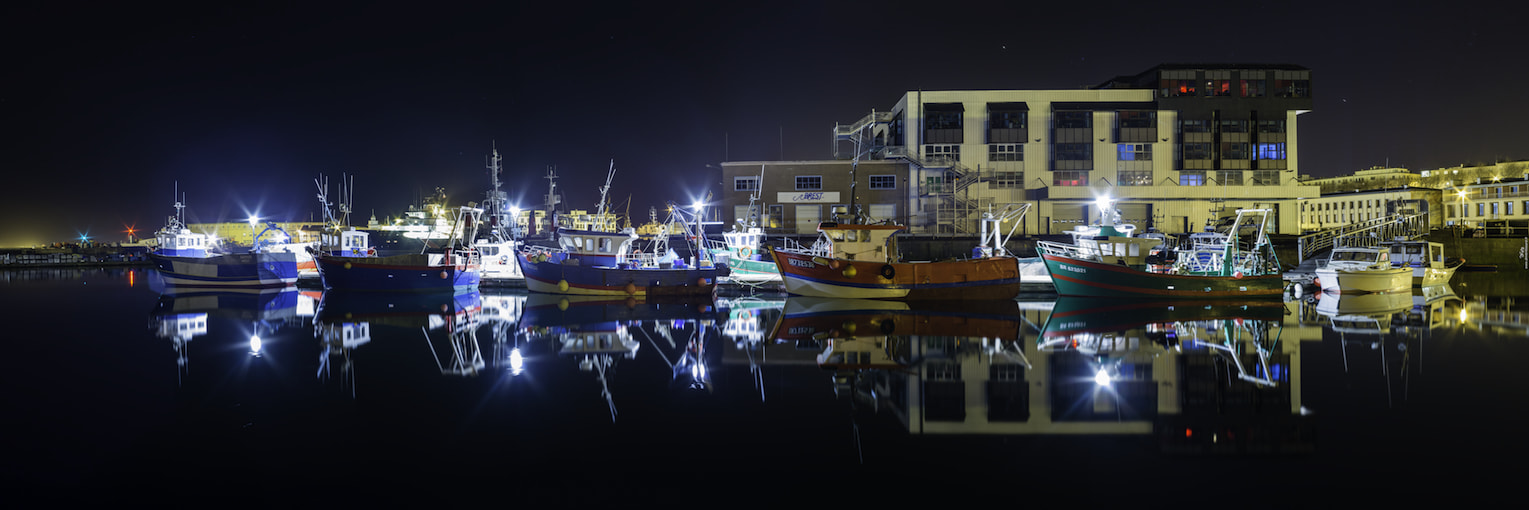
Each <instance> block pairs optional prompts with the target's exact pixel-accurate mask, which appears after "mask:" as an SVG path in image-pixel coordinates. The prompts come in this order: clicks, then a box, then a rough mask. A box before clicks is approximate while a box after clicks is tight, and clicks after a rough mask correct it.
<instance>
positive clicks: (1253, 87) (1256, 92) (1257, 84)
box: [1242, 79, 1269, 97]
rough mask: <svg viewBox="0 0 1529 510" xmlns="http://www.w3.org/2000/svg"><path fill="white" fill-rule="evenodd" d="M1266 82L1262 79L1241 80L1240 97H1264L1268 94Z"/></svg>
mask: <svg viewBox="0 0 1529 510" xmlns="http://www.w3.org/2000/svg"><path fill="white" fill-rule="evenodd" d="M1267 87H1268V82H1266V81H1264V80H1263V79H1257V80H1242V97H1264V96H1267V95H1269V91H1268V90H1267Z"/></svg>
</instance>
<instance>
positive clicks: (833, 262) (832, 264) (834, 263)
mask: <svg viewBox="0 0 1529 510" xmlns="http://www.w3.org/2000/svg"><path fill="white" fill-rule="evenodd" d="M828 267H831V268H834V269H838V268H839V260H838V259H834V260H830V261H828Z"/></svg>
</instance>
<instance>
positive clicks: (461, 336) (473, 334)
mask: <svg viewBox="0 0 1529 510" xmlns="http://www.w3.org/2000/svg"><path fill="white" fill-rule="evenodd" d="M477 316H478V314H477V313H476V312H474V311H470V310H469V311H466V312H458V313H457V315H455V316H453V317H451V318H450V320H451V322H449V323H447V325H446V331H447V333H448V334H449V336H450V338H451V353H452V356H451V366H450V367H447V366H444V365H441V358H440V356H438V355H436V353H435V343H434V342H433V341H431V340H430V331H429V329H427V328H424V327H421V328H420V330H421V331H422V332H424V334H425V343H427V344H429V345H430V355H431V356H433V357H435V366H436V368H438V369H440V371H441V373H442V374H449V375H460V376H469V375H477V374H478V371H479V370H482V369H483V367H484V366H487V364H486V363H485V362H484V361H483V350H482V349H480V348H479V347H478V321H477Z"/></svg>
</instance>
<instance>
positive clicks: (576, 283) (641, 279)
mask: <svg viewBox="0 0 1529 510" xmlns="http://www.w3.org/2000/svg"><path fill="white" fill-rule="evenodd" d="M515 256H516V259H518V260H519V263H520V272H521V274H522V275H524V276H525V279H526V289H527V290H530V291H532V292H542V293H548V294H567V295H575V296H622V297H626V296H633V297H649V296H652V297H661V296H712V295H715V294H716V291H717V268H715V267H684V268H646V267H609V266H586V265H580V264H576V263H563V260H578V259H562V258H547V259H542V260H540V261H533V260H531V259H530V258H527V257H528V254H527V252H519V253H517V254H516V255H515Z"/></svg>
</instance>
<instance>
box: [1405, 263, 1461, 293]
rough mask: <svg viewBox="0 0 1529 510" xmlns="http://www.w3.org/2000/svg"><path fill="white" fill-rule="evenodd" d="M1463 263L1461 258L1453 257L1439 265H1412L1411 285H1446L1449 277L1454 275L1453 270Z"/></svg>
mask: <svg viewBox="0 0 1529 510" xmlns="http://www.w3.org/2000/svg"><path fill="white" fill-rule="evenodd" d="M1463 265H1465V261H1464V260H1461V259H1453V260H1450V261H1449V262H1448V263H1446V264H1444V265H1443V266H1441V267H1432V266H1425V267H1414V268H1412V286H1413V287H1433V286H1438V285H1447V284H1448V283H1449V279H1450V278H1452V277H1454V276H1455V270H1456V269H1459V268H1460V266H1463Z"/></svg>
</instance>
